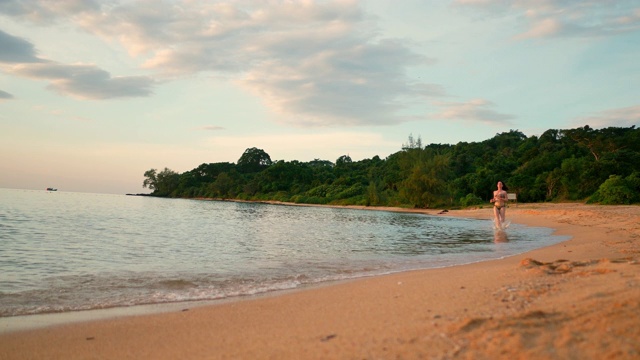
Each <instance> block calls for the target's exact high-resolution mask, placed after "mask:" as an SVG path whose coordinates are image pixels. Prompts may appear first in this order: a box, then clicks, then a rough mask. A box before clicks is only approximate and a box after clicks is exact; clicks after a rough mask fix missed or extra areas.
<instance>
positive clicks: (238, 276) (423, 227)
mask: <svg viewBox="0 0 640 360" xmlns="http://www.w3.org/2000/svg"><path fill="white" fill-rule="evenodd" d="M507 217H508V212H507ZM552 233H553V229H549V228H540V227H529V226H524V225H519V224H515V223H513V224H511V226H510V227H509V228H508V229H507V230H505V231H497V230H494V228H493V224H492V222H491V221H488V220H477V219H462V218H454V217H449V216H446V213H445V214H442V215H424V214H416V213H403V212H389V211H372V210H359V209H350V208H333V207H307V206H289V205H273V204H264V203H248V202H230V201H210V200H190V199H165V198H154V197H148V196H126V195H113V194H91V193H77V192H64V191H56V192H50V191H45V190H17V189H0V320H1V318H7V317H16V316H30V315H37V314H49V313H66V312H77V311H83V310H95V309H106V308H122V307H132V306H138V305H145V304H163V303H178V302H193V301H217V300H221V299H227V300H228V299H235V298H242V297H247V296H252V295H256V294H264V293H268V292H274V291H280V290H287V289H296V288H300V287H304V286H313V285H316V284H322V283H327V282H332V281H339V280H347V279H355V278H362V277H369V276H378V275H383V274H390V273H396V272H402V271H409V270H416V269H428V268H441V267H448V266H454V265H459V264H467V263H473V262H478V261H486V260H491V259H498V258H503V257H507V256H512V255H515V254H520V253H523V252H526V251H528V250H531V249H535V248H540V247H544V246H548V245H552V244H554V243H558V242H560V241H563V240H566V239H567V237H560V236H554V235H552Z"/></svg>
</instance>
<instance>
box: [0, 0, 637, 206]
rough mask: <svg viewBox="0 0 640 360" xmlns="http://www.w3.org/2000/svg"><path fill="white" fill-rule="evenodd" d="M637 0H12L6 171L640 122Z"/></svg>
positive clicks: (327, 156)
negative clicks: (254, 148) (411, 137)
mask: <svg viewBox="0 0 640 360" xmlns="http://www.w3.org/2000/svg"><path fill="white" fill-rule="evenodd" d="M638 44H640V2H638V1H636V0H628V1H625V0H620V1H607V0H585V1H572V0H513V1H507V0H453V1H434V0H398V1H390V0H371V1H351V0H349V1H347V0H345V1H270V0H267V1H243V0H239V1H205V0H164V1H161V0H145V1H129V0H105V1H99V0H56V1H50V0H23V1H11V0H0V187H1V188H17V189H37V190H40V189H41V190H44V189H45V188H46V187H55V188H58V189H59V190H60V191H73V192H93V193H113V194H125V193H144V192H149V190H148V189H143V188H142V182H143V181H144V175H143V174H144V172H145V171H147V170H149V169H152V168H153V169H158V170H162V169H164V168H165V167H167V168H169V169H171V170H173V171H176V172H179V173H182V172H185V171H189V170H192V169H194V168H196V167H198V166H199V165H200V164H202V163H215V162H234V163H235V162H237V161H238V159H239V158H240V156H242V153H243V152H244V151H245V150H246V149H248V148H253V147H256V148H259V149H262V150H264V151H265V152H266V153H267V154H269V156H270V157H271V159H272V160H274V161H276V160H286V161H291V160H298V161H303V162H306V161H311V160H314V159H321V160H329V161H332V162H335V160H336V159H337V158H339V157H340V156H342V155H348V156H350V157H351V158H352V159H353V160H354V161H359V160H362V159H368V158H372V157H374V156H376V155H377V156H379V157H380V158H383V159H384V158H386V157H387V156H389V155H391V154H393V153H395V152H398V151H400V150H401V148H402V145H403V143H407V140H408V137H409V136H410V135H412V136H413V137H414V138H417V137H420V139H421V140H422V143H423V144H425V145H426V144H431V143H441V144H457V143H459V142H479V141H484V140H487V139H490V138H492V137H493V136H495V135H496V134H499V133H502V132H508V131H510V130H519V131H521V132H523V133H524V134H525V135H527V136H534V135H535V136H538V135H540V134H542V133H543V132H544V131H546V130H548V129H568V128H576V127H580V126H584V125H589V126H591V127H593V128H603V127H609V126H616V127H630V126H633V125H636V126H640V46H638Z"/></svg>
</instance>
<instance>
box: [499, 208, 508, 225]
mask: <svg viewBox="0 0 640 360" xmlns="http://www.w3.org/2000/svg"><path fill="white" fill-rule="evenodd" d="M506 216H507V208H506V207H505V206H503V207H502V208H501V209H500V222H501V223H503V222H504V219H505V217H506Z"/></svg>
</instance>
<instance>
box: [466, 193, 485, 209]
mask: <svg viewBox="0 0 640 360" xmlns="http://www.w3.org/2000/svg"><path fill="white" fill-rule="evenodd" d="M483 202H484V201H483V200H482V199H481V198H480V197H479V196H477V195H474V194H467V196H465V197H463V198H461V199H460V205H461V206H462V207H467V206H473V205H479V204H482V203H483Z"/></svg>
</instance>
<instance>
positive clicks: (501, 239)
mask: <svg viewBox="0 0 640 360" xmlns="http://www.w3.org/2000/svg"><path fill="white" fill-rule="evenodd" d="M493 242H495V243H506V242H509V238H508V237H507V232H506V231H504V230H496V231H495V232H494V234H493Z"/></svg>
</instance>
